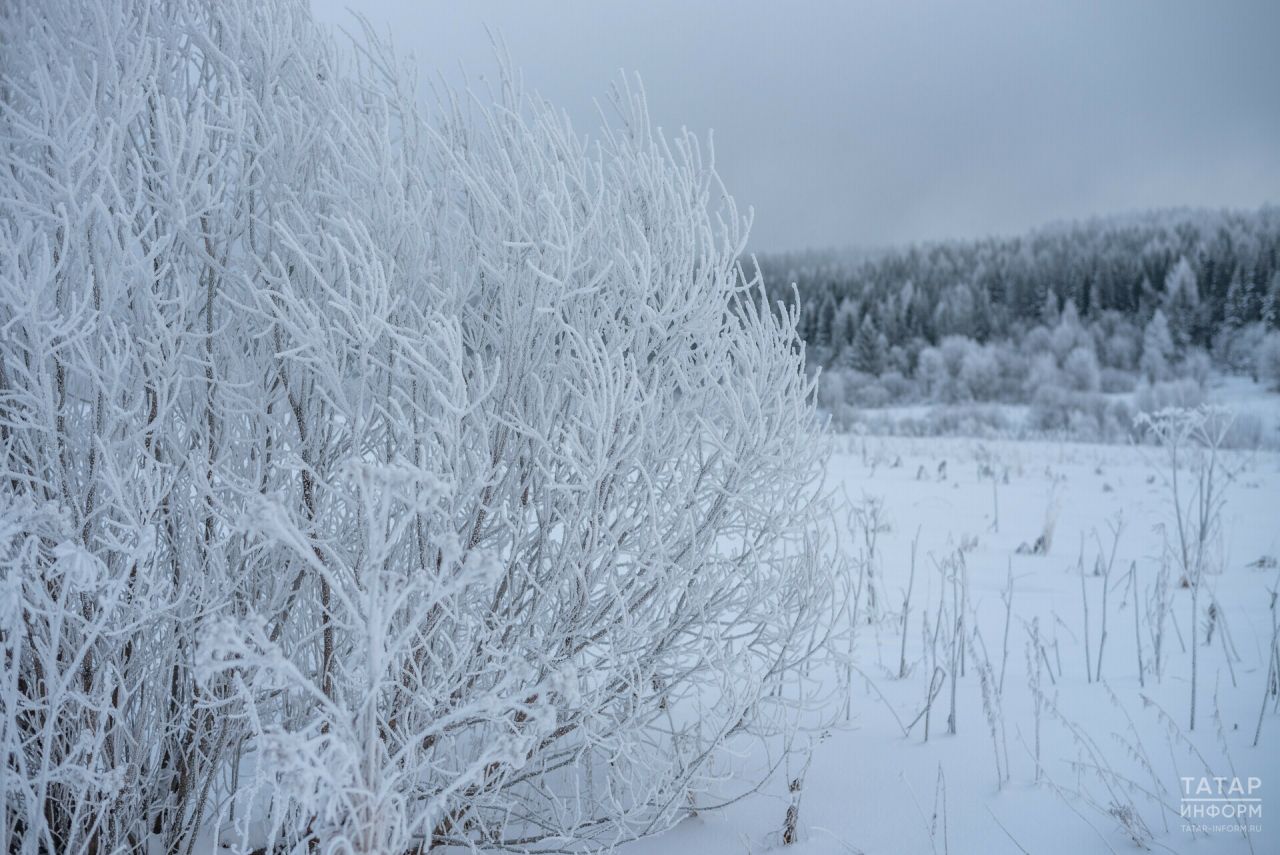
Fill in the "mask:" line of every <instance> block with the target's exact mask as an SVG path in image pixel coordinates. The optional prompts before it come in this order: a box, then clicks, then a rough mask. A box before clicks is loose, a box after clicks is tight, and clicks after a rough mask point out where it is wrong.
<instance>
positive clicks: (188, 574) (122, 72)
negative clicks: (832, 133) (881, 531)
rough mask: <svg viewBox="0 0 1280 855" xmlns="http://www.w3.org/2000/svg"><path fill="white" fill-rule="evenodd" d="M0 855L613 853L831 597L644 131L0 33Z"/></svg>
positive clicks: (690, 164)
mask: <svg viewBox="0 0 1280 855" xmlns="http://www.w3.org/2000/svg"><path fill="white" fill-rule="evenodd" d="M0 44H3V50H0V75H2V77H0V137H3V145H2V146H0V166H2V168H0V200H2V201H0V205H2V206H3V210H4V215H3V217H0V328H2V329H3V335H2V336H0V455H2V458H0V459H2V460H3V473H2V474H3V480H4V484H5V488H4V490H3V492H2V493H0V503H2V504H0V510H2V511H3V513H2V515H0V521H2V524H0V534H2V535H3V536H2V537H0V588H3V590H4V591H5V592H7V593H8V594H12V595H13V597H12V598H10V597H8V596H6V597H5V598H4V602H5V603H6V604H14V605H6V607H5V608H4V609H3V611H0V615H2V616H3V619H4V623H3V626H0V648H2V649H3V656H4V662H5V668H4V672H3V674H4V676H3V678H2V679H3V683H2V684H0V751H3V753H4V765H5V769H6V774H5V775H4V777H3V795H2V798H3V801H4V813H5V831H4V834H5V835H6V837H7V841H6V842H7V844H8V848H9V850H10V851H12V852H22V853H35V852H40V851H58V852H67V853H70V852H89V851H93V852H114V851H120V850H124V849H129V850H135V849H137V848H138V847H142V846H150V845H153V844H154V845H158V846H160V847H161V848H163V849H164V850H165V851H183V850H187V851H189V849H190V846H191V845H192V842H193V841H194V840H195V839H196V838H197V837H198V836H200V835H202V834H206V833H209V832H210V831H215V832H216V833H218V834H219V835H221V836H222V837H223V838H224V839H227V840H235V841H239V842H242V843H246V844H247V843H250V842H251V843H252V844H253V845H255V846H261V845H264V844H265V845H267V846H268V847H270V846H272V845H275V844H277V843H284V844H286V845H289V846H293V845H297V844H300V843H304V842H306V841H315V842H317V843H320V844H322V845H324V846H325V847H329V848H330V850H331V851H335V852H336V851H350V852H396V851H407V850H409V849H412V848H414V847H417V846H420V845H423V844H426V845H431V844H436V843H457V844H463V845H466V844H472V845H486V846H497V847H507V848H513V849H529V850H540V849H541V850H557V849H566V848H578V847H593V846H607V845H609V844H612V843H614V842H616V841H619V840H622V839H626V838H628V837H633V836H636V835H642V834H647V833H652V832H654V831H657V830H660V829H662V828H664V827H666V826H667V825H669V824H670V823H671V822H673V821H675V820H676V819H678V818H679V816H681V815H682V814H683V813H684V812H686V811H687V810H689V809H690V800H691V795H692V794H696V793H699V792H703V791H706V792H708V793H710V795H708V796H707V797H706V798H704V799H702V801H701V802H699V803H698V807H699V809H705V808H706V807H711V806H714V803H715V800H716V799H725V798H732V793H731V792H728V791H727V790H726V789H725V787H724V786H722V785H721V782H718V781H717V780H716V776H715V775H714V774H713V771H712V766H711V764H710V760H711V759H712V758H713V757H715V755H716V751H717V749H718V748H719V747H720V746H721V745H723V743H724V741H725V740H726V739H727V738H728V737H730V735H733V734H757V735H768V734H776V733H778V732H780V731H785V730H786V729H787V728H789V727H792V726H794V725H795V723H796V719H797V716H798V715H799V713H798V710H802V709H804V708H805V707H806V706H808V705H811V704H812V703H813V694H812V689H811V687H809V686H808V685H807V683H806V679H805V678H804V677H803V675H804V674H807V673H808V670H807V669H806V668H802V667H801V666H803V665H804V664H805V663H806V662H810V661H811V660H813V659H815V658H817V657H822V656H825V655H827V654H828V651H829V650H830V649H831V645H830V644H829V640H830V639H829V637H828V636H829V633H831V632H832V628H833V627H835V626H838V624H839V622H838V621H837V620H836V616H837V615H838V614H839V613H840V611H841V610H842V608H843V602H844V598H843V595H842V591H841V590H840V589H839V586H840V585H841V584H842V582H841V580H842V578H843V577H842V576H841V574H840V573H839V572H838V568H833V567H831V566H830V563H829V562H828V561H827V560H825V559H823V558H822V557H821V556H822V554H823V544H822V543H821V542H820V537H819V536H818V535H817V533H816V532H815V531H814V529H813V525H814V524H813V520H814V519H815V516H816V515H818V514H820V513H821V511H822V508H823V500H822V498H821V495H820V491H819V490H818V489H817V485H816V483H815V481H816V478H817V475H818V473H819V472H820V468H821V465H822V462H823V459H824V456H825V453H826V451H825V448H826V446H825V443H824V441H823V440H822V437H821V432H820V431H819V428H818V425H817V422H816V419H815V414H814V408H813V403H812V398H813V395H812V391H813V390H812V387H811V384H810V382H809V381H808V380H806V378H805V374H804V371H803V358H804V357H803V347H802V346H801V345H800V343H799V341H798V339H797V336H796V332H795V321H796V319H795V316H794V314H793V313H788V312H783V313H781V314H778V313H775V312H774V311H771V310H769V309H768V308H767V307H766V306H765V305H764V304H763V302H762V297H761V296H760V293H759V289H758V283H757V281H756V280H755V279H753V278H751V277H748V276H745V275H743V271H742V270H741V268H740V265H739V263H738V258H739V254H740V253H741V250H742V247H743V243H744V240H745V222H744V218H743V217H742V216H740V214H739V212H738V211H737V209H736V208H735V207H734V205H733V202H732V199H731V198H730V197H729V196H728V194H727V193H726V192H725V191H724V189H723V187H722V186H721V185H720V183H719V180H718V179H717V177H716V174H715V171H714V165H713V159H712V156H711V153H710V151H709V150H707V149H705V148H703V147H702V146H701V145H700V143H699V142H698V140H697V139H696V138H694V137H692V136H690V135H688V134H682V135H679V136H676V137H674V138H668V137H665V136H662V135H660V134H658V133H656V132H654V131H653V130H652V129H651V126H650V124H649V121H648V117H647V113H646V108H645V104H644V99H643V95H642V93H641V92H640V91H639V90H638V89H635V88H630V87H627V86H625V85H624V86H620V87H619V88H618V89H617V90H616V92H615V98H614V104H615V106H616V107H617V108H618V111H619V116H620V122H619V124H618V125H617V126H616V127H614V128H612V129H607V130H605V131H604V132H603V133H602V134H601V136H600V137H599V138H598V139H595V140H587V139H586V138H583V137H581V136H579V135H576V134H575V132H574V131H573V130H572V129H571V128H570V127H569V126H568V124H567V122H566V121H565V120H564V118H563V117H562V116H561V115H560V114H558V113H557V112H555V111H554V110H553V109H552V108H550V107H549V106H548V105H546V104H544V103H541V102H540V101H537V100H536V99H532V98H529V97H527V96H525V95H524V94H523V92H522V90H521V87H520V85H519V82H518V80H516V79H514V78H513V77H511V76H510V75H504V76H502V77H501V78H500V80H499V81H498V82H497V84H496V85H495V88H494V91H493V92H492V93H491V94H490V95H489V96H487V97H473V96H470V95H467V96H462V95H458V96H454V95H446V96H445V97H443V98H441V99H440V100H439V101H438V102H437V103H436V104H435V105H434V106H433V107H431V108H430V109H427V108H424V107H423V106H422V102H421V101H420V99H419V96H418V94H417V93H416V92H415V91H414V88H413V86H412V80H411V78H410V77H409V76H408V75H405V74H403V73H402V72H401V71H400V69H399V65H398V63H397V61H396V59H395V58H394V56H393V55H392V54H391V53H390V52H389V51H388V50H386V49H384V48H383V47H382V46H381V45H379V44H378V43H377V41H376V40H375V39H373V38H372V37H371V36H369V34H366V36H365V38H363V39H362V40H361V41H360V43H359V49H358V50H357V51H349V52H343V51H340V50H338V49H337V48H336V47H335V46H334V44H332V43H331V42H330V41H329V39H328V38H327V36H326V35H325V34H324V33H323V32H321V31H320V30H319V29H318V28H317V27H316V25H315V24H314V23H313V22H312V21H311V20H310V18H309V15H308V14H307V12H306V11H305V4H303V3H301V2H294V0H268V2H258V0H254V2H249V0H228V2H217V3H213V2H202V0H178V2H174V3H169V4H164V5H163V6H158V5H156V4H152V3H148V2H142V0H101V2H98V3H95V4H93V5H92V7H91V9H89V10H88V11H87V12H86V11H85V10H83V9H81V8H80V6H79V4H75V3H69V2H59V1H58V0H55V2H48V3H35V2H23V0H20V2H18V3H15V4H11V5H9V6H8V7H6V8H5V9H4V10H3V11H2V12H0Z"/></svg>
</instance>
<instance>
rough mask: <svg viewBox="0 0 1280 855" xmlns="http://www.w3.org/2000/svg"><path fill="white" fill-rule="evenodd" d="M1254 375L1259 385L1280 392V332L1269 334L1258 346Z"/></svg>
mask: <svg viewBox="0 0 1280 855" xmlns="http://www.w3.org/2000/svg"><path fill="white" fill-rule="evenodd" d="M1253 370H1254V373H1255V374H1256V375H1257V377H1258V381H1259V382H1260V383H1264V384H1266V386H1267V387H1268V388H1269V389H1273V390H1275V391H1277V392H1280V332H1270V333H1267V335H1266V336H1265V337H1264V338H1263V339H1262V342H1261V343H1260V344H1259V345H1258V350H1257V354H1256V356H1255V357H1254V368H1253Z"/></svg>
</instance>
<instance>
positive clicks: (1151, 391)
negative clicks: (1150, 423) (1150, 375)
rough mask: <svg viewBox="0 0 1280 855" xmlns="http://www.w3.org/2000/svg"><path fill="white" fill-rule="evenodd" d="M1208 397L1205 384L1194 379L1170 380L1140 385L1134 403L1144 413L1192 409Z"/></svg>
mask: <svg viewBox="0 0 1280 855" xmlns="http://www.w3.org/2000/svg"><path fill="white" fill-rule="evenodd" d="M1207 398H1208V396H1207V394H1206V392H1205V388H1204V386H1202V385H1201V384H1199V383H1197V382H1195V381H1194V380H1188V379H1182V380H1169V381H1166V382H1164V383H1144V384H1143V385H1141V386H1139V387H1138V392H1137V394H1136V395H1135V396H1134V405H1135V406H1136V407H1137V409H1138V411H1139V412H1142V413H1158V412H1159V411H1161V410H1166V409H1182V410H1192V409H1195V408H1196V407H1199V406H1201V405H1203V404H1204V403H1205V401H1206V400H1207Z"/></svg>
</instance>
